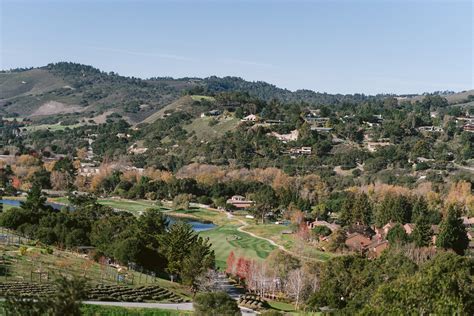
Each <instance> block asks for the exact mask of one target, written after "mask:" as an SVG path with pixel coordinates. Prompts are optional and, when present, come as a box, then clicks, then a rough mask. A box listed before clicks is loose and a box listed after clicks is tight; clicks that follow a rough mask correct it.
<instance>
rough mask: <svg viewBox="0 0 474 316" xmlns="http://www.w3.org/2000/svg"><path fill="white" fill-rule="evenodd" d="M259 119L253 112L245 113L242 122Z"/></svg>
mask: <svg viewBox="0 0 474 316" xmlns="http://www.w3.org/2000/svg"><path fill="white" fill-rule="evenodd" d="M258 120H259V117H258V116H257V115H255V114H250V115H247V116H246V117H244V118H243V119H242V121H243V122H257V121H258Z"/></svg>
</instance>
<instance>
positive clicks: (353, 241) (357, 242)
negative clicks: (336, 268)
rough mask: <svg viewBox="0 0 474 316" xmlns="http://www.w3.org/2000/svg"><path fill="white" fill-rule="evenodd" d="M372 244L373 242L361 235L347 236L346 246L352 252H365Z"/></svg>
mask: <svg viewBox="0 0 474 316" xmlns="http://www.w3.org/2000/svg"><path fill="white" fill-rule="evenodd" d="M371 243H372V240H371V239H370V238H368V237H366V236H364V235H362V234H360V233H353V234H350V235H348V236H347V238H346V241H345V244H346V246H347V248H349V250H351V251H360V252H362V251H364V250H365V248H366V247H367V246H368V245H370V244H371Z"/></svg>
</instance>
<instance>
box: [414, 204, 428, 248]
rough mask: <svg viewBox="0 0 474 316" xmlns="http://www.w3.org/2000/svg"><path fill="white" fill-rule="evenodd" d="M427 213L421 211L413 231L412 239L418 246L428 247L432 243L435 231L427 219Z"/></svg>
mask: <svg viewBox="0 0 474 316" xmlns="http://www.w3.org/2000/svg"><path fill="white" fill-rule="evenodd" d="M426 216H427V213H424V212H423V213H420V214H419V215H418V217H417V219H416V222H415V229H414V230H413V232H412V233H411V237H412V240H413V241H414V242H415V245H416V246H417V247H426V246H428V245H429V244H430V243H431V237H432V236H433V231H432V230H431V226H430V224H429V222H428V219H427V217H426Z"/></svg>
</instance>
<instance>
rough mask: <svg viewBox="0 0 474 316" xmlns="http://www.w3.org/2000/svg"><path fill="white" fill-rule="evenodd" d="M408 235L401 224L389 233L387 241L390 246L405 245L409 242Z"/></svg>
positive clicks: (396, 225)
mask: <svg viewBox="0 0 474 316" xmlns="http://www.w3.org/2000/svg"><path fill="white" fill-rule="evenodd" d="M408 239H409V238H408V235H407V233H406V231H405V229H404V228H403V226H402V225H401V224H398V223H397V224H395V226H393V227H392V228H391V229H390V230H389V231H388V233H387V240H388V241H389V242H390V244H392V245H393V244H405V243H407V242H408Z"/></svg>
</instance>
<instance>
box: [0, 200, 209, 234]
mask: <svg viewBox="0 0 474 316" xmlns="http://www.w3.org/2000/svg"><path fill="white" fill-rule="evenodd" d="M0 203H3V204H5V205H10V206H14V207H19V206H20V203H21V201H19V200H0ZM46 204H47V205H50V206H51V207H52V208H54V209H55V210H61V209H62V208H63V207H66V206H67V205H64V204H58V203H52V202H47V203H46ZM166 218H167V219H168V221H169V223H170V225H173V224H174V223H176V222H177V221H183V222H186V223H188V224H189V225H191V226H192V227H193V229H194V231H196V232H203V231H206V230H209V229H213V228H214V227H216V225H215V224H213V223H209V222H202V221H198V220H195V219H189V218H182V217H179V218H178V217H173V216H166Z"/></svg>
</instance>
